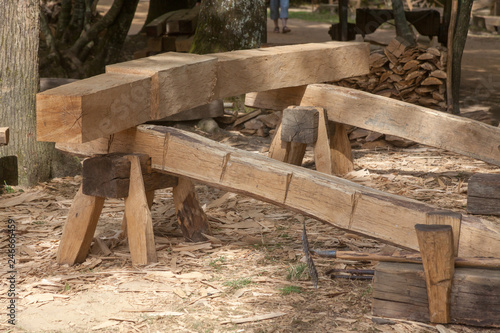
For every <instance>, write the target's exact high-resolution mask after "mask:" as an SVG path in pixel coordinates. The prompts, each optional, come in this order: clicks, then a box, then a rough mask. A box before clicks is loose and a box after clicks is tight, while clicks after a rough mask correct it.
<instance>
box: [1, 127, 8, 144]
mask: <svg viewBox="0 0 500 333" xmlns="http://www.w3.org/2000/svg"><path fill="white" fill-rule="evenodd" d="M9 133H10V131H9V128H8V127H0V146H5V145H8V144H9Z"/></svg>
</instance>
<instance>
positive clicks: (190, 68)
mask: <svg viewBox="0 0 500 333" xmlns="http://www.w3.org/2000/svg"><path fill="white" fill-rule="evenodd" d="M368 55H369V47H368V45H367V44H365V43H353V42H349V43H343V42H327V43H311V44H303V45H290V46H279V47H271V48H262V49H253V50H240V51H234V52H227V53H217V54H212V55H195V54H185V53H172V52H170V53H163V54H160V55H156V56H152V57H149V58H143V59H137V60H133V61H129V62H125V63H120V64H114V65H110V66H107V68H106V74H102V75H98V76H95V77H91V78H89V79H85V80H81V81H77V82H74V83H70V84H67V85H65V86H61V87H57V88H54V89H50V90H47V91H44V92H41V93H39V94H37V139H38V140H39V141H51V142H67V143H82V142H87V141H91V140H93V139H97V138H101V137H106V136H108V135H111V134H113V133H116V132H119V131H121V130H125V129H127V128H130V127H133V126H137V125H140V124H142V123H144V122H146V121H148V120H157V119H161V118H164V117H167V116H170V115H174V114H177V113H179V112H181V111H184V110H187V109H191V108H193V107H196V106H199V105H203V104H207V103H209V102H210V101H212V100H216V99H221V98H224V97H229V96H235V95H239V94H243V93H247V92H250V91H265V90H270V89H278V88H283V87H293V86H297V85H304V84H309V83H316V82H326V81H336V80H340V79H343V78H347V77H353V76H358V75H363V74H367V73H368V71H369V68H368Z"/></svg>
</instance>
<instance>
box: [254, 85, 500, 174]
mask: <svg viewBox="0 0 500 333" xmlns="http://www.w3.org/2000/svg"><path fill="white" fill-rule="evenodd" d="M245 104H246V105H248V106H252V107H258V108H267V109H274V110H280V109H283V108H285V107H287V106H288V105H303V106H320V107H323V108H324V109H325V110H326V111H327V114H328V119H329V120H331V121H336V122H339V123H343V124H347V125H352V126H357V127H361V128H365V129H368V130H371V131H375V132H380V133H384V134H390V135H396V136H399V137H402V138H405V139H408V140H412V141H415V142H419V143H422V144H426V145H429V146H432V147H436V148H442V149H446V150H449V151H452V152H456V153H459V154H462V155H465V156H469V157H472V158H476V159H479V160H482V161H485V162H488V163H491V164H494V165H499V166H500V150H499V144H498V143H499V142H500V128H497V127H493V126H490V125H487V124H484V123H481V122H479V121H475V120H471V119H466V118H462V117H458V116H454V115H450V114H447V113H444V112H439V111H435V110H431V109H428V108H425V107H422V106H418V105H414V104H409V103H405V102H401V101H397V100H394V99H391V98H387V97H383V96H378V95H373V94H370V93H366V92H363V91H359V90H354V89H349V88H343V87H337V86H332V85H325V84H312V85H308V86H303V87H294V88H286V89H277V90H273V91H267V92H259V93H251V94H247V95H246V100H245Z"/></svg>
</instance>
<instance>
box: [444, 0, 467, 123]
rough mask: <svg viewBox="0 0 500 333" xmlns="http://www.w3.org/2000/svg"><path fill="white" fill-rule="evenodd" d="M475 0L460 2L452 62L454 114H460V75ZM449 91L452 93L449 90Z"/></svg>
mask: <svg viewBox="0 0 500 333" xmlns="http://www.w3.org/2000/svg"><path fill="white" fill-rule="evenodd" d="M472 3H473V0H462V1H459V2H458V14H457V22H456V25H455V34H454V36H453V43H452V46H451V47H452V59H451V61H452V64H451V80H452V82H451V95H452V100H453V108H452V113H453V114H457V115H458V114H460V104H459V102H460V77H461V72H462V68H461V66H462V55H463V53H464V47H465V42H466V40H467V33H468V31H469V24H470V13H471V10H472ZM447 93H450V92H449V91H448V92H447Z"/></svg>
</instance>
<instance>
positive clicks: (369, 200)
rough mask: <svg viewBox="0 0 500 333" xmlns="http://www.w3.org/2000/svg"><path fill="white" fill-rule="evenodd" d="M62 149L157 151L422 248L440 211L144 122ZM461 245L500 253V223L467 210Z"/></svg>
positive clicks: (165, 161)
mask: <svg viewBox="0 0 500 333" xmlns="http://www.w3.org/2000/svg"><path fill="white" fill-rule="evenodd" d="M57 148H59V149H62V150H65V151H69V152H73V153H78V154H83V155H92V154H97V153H99V154H103V153H108V152H125V153H126V152H135V153H145V154H148V155H150V156H151V158H152V165H153V169H154V170H157V171H163V172H167V173H171V174H174V175H178V176H185V177H188V178H191V179H194V180H197V181H201V182H204V183H207V184H209V185H212V186H215V187H219V188H224V189H226V190H229V191H232V192H237V193H242V194H245V195H248V196H252V197H255V198H257V199H261V200H264V201H267V202H271V203H273V204H276V205H279V206H283V207H286V208H289V209H293V210H295V211H298V212H300V213H303V214H306V215H309V216H312V217H314V218H317V219H319V220H322V221H325V222H327V223H330V224H332V225H334V226H336V227H339V228H343V229H347V230H351V231H354V232H358V233H361V234H364V235H367V236H369V237H375V238H378V239H381V240H383V241H386V242H390V243H394V244H397V245H400V246H403V247H406V248H410V249H415V250H418V241H417V236H416V234H415V230H414V225H415V224H418V223H425V222H424V221H426V216H427V213H429V212H432V211H435V210H437V208H435V207H433V206H430V205H428V204H424V203H421V202H418V201H415V200H411V199H407V198H404V197H401V196H396V195H391V194H387V193H384V192H381V191H378V190H374V189H371V188H368V187H364V186H361V185H357V184H355V183H352V182H349V181H347V180H344V179H340V178H337V177H334V176H330V175H326V174H322V173H319V172H316V171H312V170H309V169H305V168H301V167H297V166H293V165H289V164H285V163H282V162H279V161H276V160H273V159H270V158H267V157H264V156H260V155H256V154H254V153H250V152H246V151H242V150H238V149H235V148H232V147H227V146H225V145H223V144H220V143H217V142H214V141H211V140H209V139H206V138H203V137H201V136H199V135H196V134H192V133H189V132H184V131H181V130H177V129H174V128H168V127H159V126H144V125H143V126H139V127H138V128H137V129H135V128H134V129H129V130H127V131H123V132H120V133H117V134H115V135H114V136H113V138H112V139H111V140H107V139H104V138H103V139H98V140H95V141H93V142H89V143H85V144H58V145H57ZM459 244H460V248H459V251H458V255H459V256H461V257H480V256H484V257H495V256H498V248H499V247H500V226H497V225H494V224H493V223H490V222H488V221H485V220H481V219H479V218H476V217H472V216H464V217H463V218H462V225H461V230H460V242H459Z"/></svg>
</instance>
